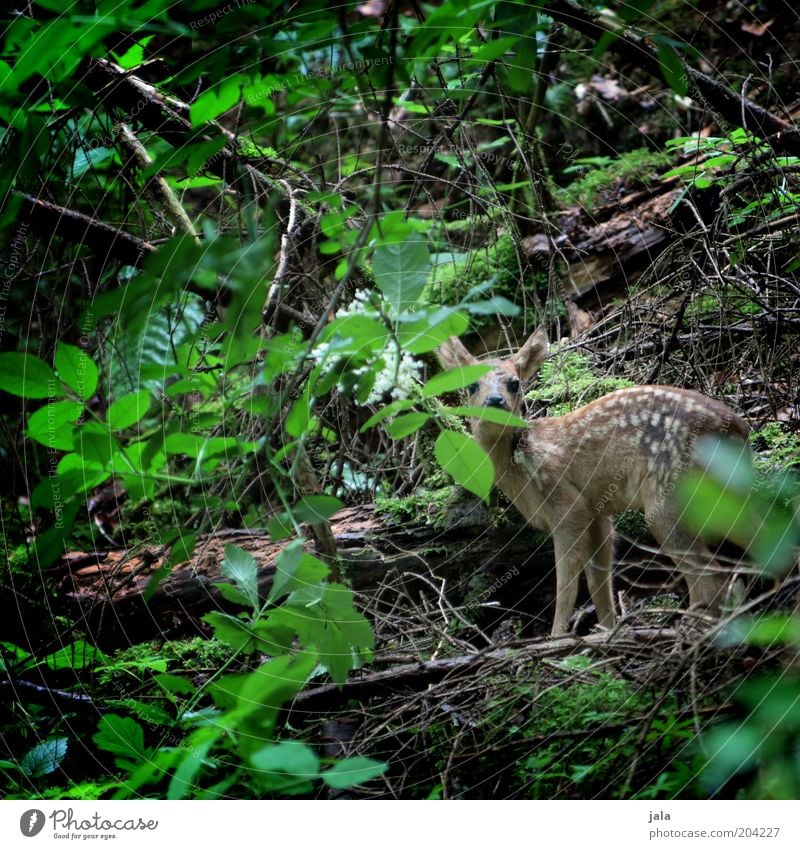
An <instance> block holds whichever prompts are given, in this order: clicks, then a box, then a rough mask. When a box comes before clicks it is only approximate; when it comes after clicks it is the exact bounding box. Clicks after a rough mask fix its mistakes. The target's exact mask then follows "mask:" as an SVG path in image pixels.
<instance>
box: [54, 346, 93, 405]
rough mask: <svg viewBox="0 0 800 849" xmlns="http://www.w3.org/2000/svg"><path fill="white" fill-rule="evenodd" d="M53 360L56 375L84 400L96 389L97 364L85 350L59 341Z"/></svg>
mask: <svg viewBox="0 0 800 849" xmlns="http://www.w3.org/2000/svg"><path fill="white" fill-rule="evenodd" d="M54 362H55V367H56V371H57V372H58V376H59V377H60V378H61V379H62V380H63V381H64V383H66V384H67V386H69V388H70V389H71V390H72V391H73V392H74V393H75V394H76V395H78V396H79V397H81V398H83V400H84V401H88V400H89V399H90V398H91V397H92V395H94V393H95V392H96V391H97V381H98V371H97V366H96V365H95V364H94V362H93V361H92V358H91V357H90V356H89V355H88V354H87V353H86V352H85V351H82V350H81V349H80V348H76V347H75V346H74V345H67V344H66V343H64V342H59V343H58V345H57V346H56V356H55V360H54Z"/></svg>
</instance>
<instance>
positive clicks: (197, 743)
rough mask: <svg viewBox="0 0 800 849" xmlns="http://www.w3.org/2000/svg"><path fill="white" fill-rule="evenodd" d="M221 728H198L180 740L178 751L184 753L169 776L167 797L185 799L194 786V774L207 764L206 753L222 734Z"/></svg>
mask: <svg viewBox="0 0 800 849" xmlns="http://www.w3.org/2000/svg"><path fill="white" fill-rule="evenodd" d="M223 733H224V732H223V729H221V728H213V727H212V728H198V729H197V730H196V731H194V732H193V733H192V734H191V735H190V736H189V738H188V739H187V740H184V741H182V743H183V745H181V747H180V752H181V753H182V754H183V755H184V757H183V758H182V759H181V761H180V762H179V763H178V765H177V766H176V767H175V771H174V772H173V774H172V776H171V777H170V781H169V787H168V788H167V799H170V800H172V799H185V798H186V797H187V796H188V795H189V794H190V793H191V792H192V791H194V790H195V789H196V788H195V776H196V775H197V773H198V772H199V771H200V770H201V769H202V768H203V767H204V766H207V765H208V753H209V751H211V747H212V746H214V744H215V743H216V742H217V740H218V739H219V738H220V737H221V736H222V734H223Z"/></svg>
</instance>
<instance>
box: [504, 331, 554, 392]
mask: <svg viewBox="0 0 800 849" xmlns="http://www.w3.org/2000/svg"><path fill="white" fill-rule="evenodd" d="M549 350H550V343H549V342H548V341H547V333H546V331H545V329H544V327H540V328H539V329H538V330H537V331H536V332H535V333H534V334H533V335H532V336H531V337H530V338H529V339H528V341H527V342H526V343H525V344H524V345H523V346H522V347H521V348H520V349H519V351H517V353H516V354H514V357H513V359H514V364H515V365H516V367H517V371H519V376H520V377H521V378H522V379H523V380H528V379H530V378H531V377H533V376H534V375H535V374H536V372H537V371H538V370H539V366H540V365H541V364H542V363H543V362H544V361H545V359H546V357H547V352H548V351H549Z"/></svg>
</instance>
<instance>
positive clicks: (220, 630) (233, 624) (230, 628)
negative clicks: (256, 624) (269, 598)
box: [203, 610, 257, 654]
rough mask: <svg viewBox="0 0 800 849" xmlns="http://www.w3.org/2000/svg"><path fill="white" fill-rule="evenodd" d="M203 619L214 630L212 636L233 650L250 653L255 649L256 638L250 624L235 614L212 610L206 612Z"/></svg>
mask: <svg viewBox="0 0 800 849" xmlns="http://www.w3.org/2000/svg"><path fill="white" fill-rule="evenodd" d="M203 621H204V622H207V623H208V624H209V625H210V626H211V629H212V630H213V632H214V636H215V637H216V638H217V639H218V640H219V641H220V642H221V643H225V645H226V646H230V647H231V648H232V649H233V650H234V651H237V652H244V653H245V654H250V653H251V652H253V651H255V649H256V645H257V640H256V637H255V635H254V634H253V632H252V629H251V627H250V625H248V623H247V622H245V621H244V620H242V619H239V618H237V617H236V616H231V615H230V614H228V613H219V612H218V611H216V610H212V611H211V613H206V615H205V616H204V617H203Z"/></svg>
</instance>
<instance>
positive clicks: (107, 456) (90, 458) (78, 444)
mask: <svg viewBox="0 0 800 849" xmlns="http://www.w3.org/2000/svg"><path fill="white" fill-rule="evenodd" d="M72 444H73V447H74V449H75V453H76V454H79V455H80V456H81V457H82V458H83V460H84V461H85V462H87V463H89V464H96V465H98V466H102V467H103V468H107V467H108V466H109V465H111V461H112V459H113V458H114V457H115V456H117V455H119V454H121V453H122V448H121V446H120V444H119V443H118V442H117V440H116V439H115V438H114V437H113V436H112V435H111V433H110V431H109V430H108V429H107V428H106V427H105V426H104V425H102V424H100V423H99V422H87V423H86V424H85V425H83V426H82V427H79V428H76V429H75V430H74V431H73V438H72Z"/></svg>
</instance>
